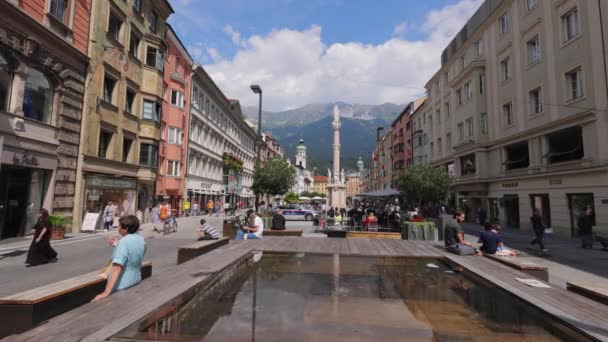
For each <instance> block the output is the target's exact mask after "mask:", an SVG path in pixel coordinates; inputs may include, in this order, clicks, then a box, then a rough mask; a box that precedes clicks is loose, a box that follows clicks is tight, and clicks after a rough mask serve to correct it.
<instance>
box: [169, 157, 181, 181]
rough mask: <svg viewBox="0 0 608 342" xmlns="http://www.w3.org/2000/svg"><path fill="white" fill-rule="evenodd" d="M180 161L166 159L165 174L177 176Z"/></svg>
mask: <svg viewBox="0 0 608 342" xmlns="http://www.w3.org/2000/svg"><path fill="white" fill-rule="evenodd" d="M180 166H181V165H180V162H178V161H176V160H167V176H171V177H179V169H180Z"/></svg>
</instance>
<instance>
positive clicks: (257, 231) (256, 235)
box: [235, 209, 264, 240]
mask: <svg viewBox="0 0 608 342" xmlns="http://www.w3.org/2000/svg"><path fill="white" fill-rule="evenodd" d="M247 217H248V218H249V221H248V222H253V227H247V226H243V227H241V229H239V230H238V231H237V232H236V238H235V240H247V239H261V238H262V233H263V232H264V221H262V219H261V218H260V217H259V216H258V215H256V214H255V211H254V210H253V209H249V210H247Z"/></svg>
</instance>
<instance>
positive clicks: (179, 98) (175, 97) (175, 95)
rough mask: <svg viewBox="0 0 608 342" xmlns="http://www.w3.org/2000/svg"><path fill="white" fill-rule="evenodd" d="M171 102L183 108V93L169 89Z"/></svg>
mask: <svg viewBox="0 0 608 342" xmlns="http://www.w3.org/2000/svg"><path fill="white" fill-rule="evenodd" d="M171 104H172V105H174V106H176V107H179V108H184V93H182V92H181V91H177V90H171Z"/></svg>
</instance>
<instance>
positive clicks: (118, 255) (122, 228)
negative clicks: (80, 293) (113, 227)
mask: <svg viewBox="0 0 608 342" xmlns="http://www.w3.org/2000/svg"><path fill="white" fill-rule="evenodd" d="M138 230H139V220H138V219H137V217H136V216H133V215H128V216H123V217H121V218H120V220H118V233H119V234H120V235H121V236H122V238H121V239H120V240H119V241H117V240H113V241H111V242H110V243H111V244H112V245H113V246H116V248H115V249H114V253H113V254H112V270H111V272H110V277H109V278H108V281H107V283H106V289H105V291H103V292H102V293H100V294H98V295H97V297H95V299H93V301H98V300H101V299H104V298H106V297H108V296H109V295H111V294H112V293H114V292H116V291H120V290H124V289H127V288H129V287H132V286H134V285H137V284H138V283H139V282H141V264H142V261H143V259H144V255H145V254H146V241H145V240H144V238H143V236H141V235H139V234H138V233H137V231H138Z"/></svg>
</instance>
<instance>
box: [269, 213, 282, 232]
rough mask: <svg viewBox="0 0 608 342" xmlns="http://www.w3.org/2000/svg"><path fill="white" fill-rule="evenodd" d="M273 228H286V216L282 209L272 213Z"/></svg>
mask: <svg viewBox="0 0 608 342" xmlns="http://www.w3.org/2000/svg"><path fill="white" fill-rule="evenodd" d="M272 230H285V216H283V212H282V211H280V210H278V211H277V212H275V213H274V215H272Z"/></svg>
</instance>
